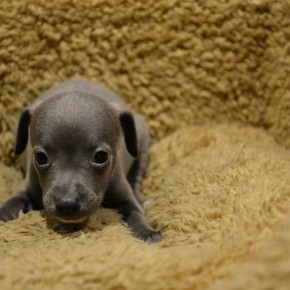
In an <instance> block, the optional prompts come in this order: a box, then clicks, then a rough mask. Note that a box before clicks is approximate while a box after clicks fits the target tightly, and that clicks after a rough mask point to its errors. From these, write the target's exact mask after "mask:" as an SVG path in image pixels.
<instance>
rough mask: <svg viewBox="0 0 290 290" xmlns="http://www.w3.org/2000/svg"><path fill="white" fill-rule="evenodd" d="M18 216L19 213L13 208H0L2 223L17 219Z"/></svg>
mask: <svg viewBox="0 0 290 290" xmlns="http://www.w3.org/2000/svg"><path fill="white" fill-rule="evenodd" d="M18 216H19V211H18V210H16V209H15V208H13V207H7V206H5V205H4V206H2V207H1V208H0V220H1V221H3V222H8V221H11V220H15V219H17V218H18Z"/></svg>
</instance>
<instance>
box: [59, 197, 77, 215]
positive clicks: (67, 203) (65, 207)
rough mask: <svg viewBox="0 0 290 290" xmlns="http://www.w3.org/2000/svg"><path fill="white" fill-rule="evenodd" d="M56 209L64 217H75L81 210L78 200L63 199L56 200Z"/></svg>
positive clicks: (71, 198)
mask: <svg viewBox="0 0 290 290" xmlns="http://www.w3.org/2000/svg"><path fill="white" fill-rule="evenodd" d="M55 207H56V209H57V211H58V212H59V213H60V214H62V215H73V214H76V213H77V212H78V211H79V210H80V203H79V199H77V198H73V197H61V198H59V199H57V200H56V202H55Z"/></svg>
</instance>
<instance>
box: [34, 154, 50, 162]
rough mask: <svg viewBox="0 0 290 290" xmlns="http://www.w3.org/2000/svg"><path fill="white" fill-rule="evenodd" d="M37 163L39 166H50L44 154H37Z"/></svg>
mask: <svg viewBox="0 0 290 290" xmlns="http://www.w3.org/2000/svg"><path fill="white" fill-rule="evenodd" d="M35 161H36V163H37V164H38V165H46V164H48V157H47V155H46V154H45V153H44V152H36V153H35Z"/></svg>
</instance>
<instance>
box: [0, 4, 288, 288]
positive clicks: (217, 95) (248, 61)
mask: <svg viewBox="0 0 290 290" xmlns="http://www.w3.org/2000/svg"><path fill="white" fill-rule="evenodd" d="M289 39H290V4H289V1H286V0H285V1H271V0H269V1H267V0H255V1H244V0H223V1H215V0H212V1H203V0H200V1H170V0H169V1H168V0H164V1H163V0H162V1H155V0H147V1H122V0H120V1H117V0H116V1H101V0H96V1H94V0H92V1H85V0H78V1H77V0H51V1H44V0H38V1H35V0H22V1H16V0H12V1H6V0H3V1H1V3H0V98H1V99H0V172H1V174H0V202H3V201H4V200H6V199H7V198H8V197H9V196H10V195H11V194H12V193H13V192H15V191H16V190H17V189H19V188H20V187H21V183H22V181H23V177H22V175H21V173H20V171H19V169H17V168H18V165H17V164H18V163H17V160H15V158H14V156H13V144H14V141H13V131H14V126H15V124H16V121H17V118H18V116H19V113H20V111H21V110H22V109H23V108H24V107H25V106H26V105H28V104H29V103H30V102H31V101H32V100H34V99H35V98H36V97H37V96H38V95H39V94H40V93H41V92H43V91H44V90H45V89H47V88H49V87H51V86H53V85H55V84H57V83H60V82H61V81H63V80H65V79H67V78H70V77H75V76H80V77H85V78H88V79H90V80H92V81H95V82H98V83H101V84H103V85H106V86H108V87H110V88H111V89H113V90H115V91H116V92H117V93H118V94H119V95H121V96H122V97H123V98H124V100H126V101H127V102H128V103H129V104H130V105H131V107H132V108H133V109H135V110H136V111H138V112H140V113H142V114H143V115H144V116H145V117H146V119H147V121H148V123H149V126H150V133H151V136H152V137H153V138H154V139H156V140H157V142H156V143H155V144H154V145H153V146H152V148H151V149H150V162H149V166H148V170H147V175H146V178H145V181H144V184H143V193H144V195H145V197H146V199H148V200H150V203H149V205H148V207H147V208H146V216H147V217H148V219H149V221H150V223H151V224H152V225H153V226H154V227H156V228H158V229H160V230H161V232H162V234H163V241H162V242H160V243H159V244H155V245H148V244H146V243H144V242H142V241H139V240H137V239H135V238H133V237H132V235H131V234H130V232H129V230H128V228H127V226H126V224H125V223H124V222H123V221H122V219H121V217H120V216H119V215H118V214H117V213H115V212H114V211H111V210H105V209H102V210H100V211H99V212H97V213H96V214H95V215H93V216H92V217H91V219H90V221H89V222H88V223H87V224H85V225H83V226H82V227H76V226H74V227H72V226H62V225H61V224H58V223H57V222H56V221H53V220H49V219H46V217H45V213H43V212H30V213H28V214H26V215H24V214H21V216H20V218H19V219H18V220H15V221H12V222H9V223H3V222H0V289H5V290H10V289H13V290H14V289H24V288H25V289H28V290H29V289H44V290H45V289H60V290H61V289H72V290H74V289H146V290H147V289H203V290H204V289H215V290H217V289H220V290H224V289H258V290H259V289H283V290H286V289H289V287H290V286H289V285H290V214H289V208H290V186H289V184H290V176H289V169H290V152H289V150H288V148H289V147H290V117H289V116H290V78H289V72H290V69H289V68H290V45H289Z"/></svg>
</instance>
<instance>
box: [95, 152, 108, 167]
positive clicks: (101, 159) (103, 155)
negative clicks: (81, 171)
mask: <svg viewBox="0 0 290 290" xmlns="http://www.w3.org/2000/svg"><path fill="white" fill-rule="evenodd" d="M107 160H108V153H107V152H105V151H98V152H96V153H95V155H94V163H96V164H104V163H106V161H107Z"/></svg>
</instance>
